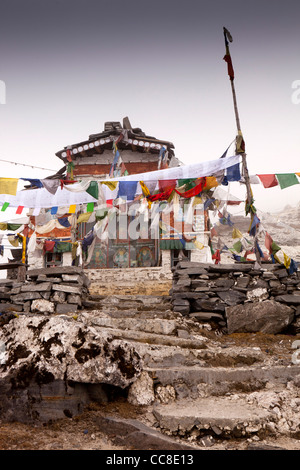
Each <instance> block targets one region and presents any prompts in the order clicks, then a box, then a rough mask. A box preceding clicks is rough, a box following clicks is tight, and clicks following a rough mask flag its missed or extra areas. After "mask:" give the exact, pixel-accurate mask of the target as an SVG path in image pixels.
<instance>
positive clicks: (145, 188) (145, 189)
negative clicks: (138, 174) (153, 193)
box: [140, 181, 150, 197]
mask: <svg viewBox="0 0 300 470" xmlns="http://www.w3.org/2000/svg"><path fill="white" fill-rule="evenodd" d="M140 185H141V188H142V191H143V194H144V196H145V197H147V196H149V195H150V191H149V189H148V188H147V186H146V185H145V183H144V181H140Z"/></svg>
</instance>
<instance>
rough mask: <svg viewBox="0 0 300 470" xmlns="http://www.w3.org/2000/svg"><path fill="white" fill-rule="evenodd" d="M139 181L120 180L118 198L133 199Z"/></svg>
mask: <svg viewBox="0 0 300 470" xmlns="http://www.w3.org/2000/svg"><path fill="white" fill-rule="evenodd" d="M137 183H138V182H137V181H120V183H119V192H118V196H117V197H118V198H119V197H121V198H124V197H126V198H127V201H133V200H134V198H135V195H136V189H137Z"/></svg>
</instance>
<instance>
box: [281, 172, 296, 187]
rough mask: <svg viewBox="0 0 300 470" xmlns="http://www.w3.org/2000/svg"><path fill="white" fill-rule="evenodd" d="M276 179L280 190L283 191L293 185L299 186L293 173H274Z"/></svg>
mask: <svg viewBox="0 0 300 470" xmlns="http://www.w3.org/2000/svg"><path fill="white" fill-rule="evenodd" d="M276 178H277V179H278V181H279V184H280V188H281V189H285V188H288V187H289V186H293V185H294V184H299V181H298V178H297V176H296V175H295V173H276Z"/></svg>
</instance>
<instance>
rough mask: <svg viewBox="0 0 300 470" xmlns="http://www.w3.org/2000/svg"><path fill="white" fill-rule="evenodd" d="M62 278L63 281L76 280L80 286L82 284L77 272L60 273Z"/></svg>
mask: <svg viewBox="0 0 300 470" xmlns="http://www.w3.org/2000/svg"><path fill="white" fill-rule="evenodd" d="M62 280H63V281H64V282H76V283H77V284H80V285H81V286H82V285H83V278H82V277H81V276H80V275H79V274H62Z"/></svg>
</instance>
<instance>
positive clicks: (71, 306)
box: [56, 304, 78, 315]
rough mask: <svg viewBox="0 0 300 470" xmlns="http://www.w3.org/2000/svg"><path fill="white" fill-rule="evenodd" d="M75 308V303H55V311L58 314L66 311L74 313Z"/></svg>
mask: <svg viewBox="0 0 300 470" xmlns="http://www.w3.org/2000/svg"><path fill="white" fill-rule="evenodd" d="M77 308H78V307H77V304H57V305H56V313H57V314H59V315H64V314H67V313H76V312H77Z"/></svg>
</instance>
